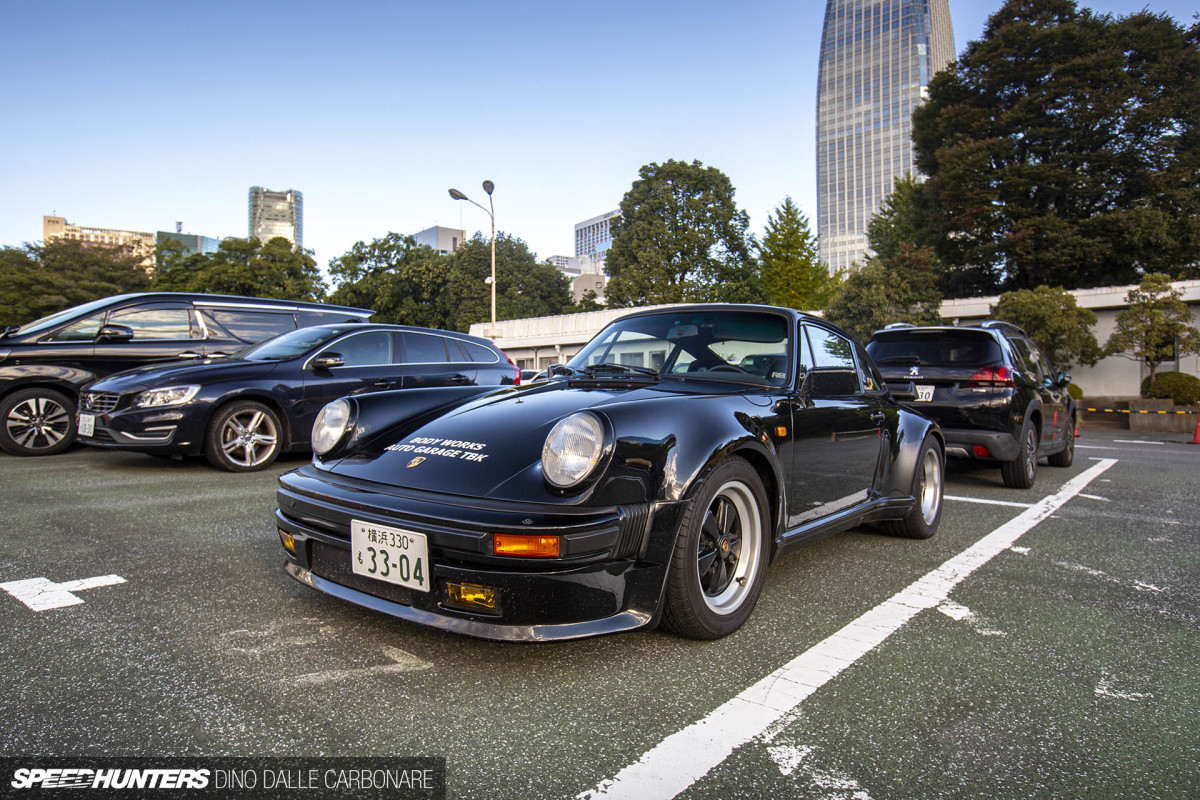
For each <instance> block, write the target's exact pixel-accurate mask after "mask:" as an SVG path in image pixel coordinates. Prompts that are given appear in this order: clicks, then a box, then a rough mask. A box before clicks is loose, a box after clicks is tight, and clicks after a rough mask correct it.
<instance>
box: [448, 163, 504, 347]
mask: <svg viewBox="0 0 1200 800" xmlns="http://www.w3.org/2000/svg"><path fill="white" fill-rule="evenodd" d="M495 188H496V184H494V183H492V182H491V181H484V182H483V190H484V191H485V192H487V196H488V206H489V208H483V206H481V205H479V203H476V202H475V201H474V200H472V199H471V198H469V197H467V196H466V195H465V194H463V193H462V192H460V191H459V190H458V189H451V190H450V196H451V197H453V198H454V199H455V200H466V201H467V202H468V203H470V204H471V205H473V206H479V208H483V210H484V211H485V212H487V215H488V216H489V217H490V218H491V220H492V277H490V278H489V279H488V283H489V284H490V285H491V287H492V327H491V330H489V331H488V336H490V337H491V338H493V339H495V338H496V337H497V336H498V335H499V333H498V331H497V330H496V207H495V205H493V204H492V190H494V189H495Z"/></svg>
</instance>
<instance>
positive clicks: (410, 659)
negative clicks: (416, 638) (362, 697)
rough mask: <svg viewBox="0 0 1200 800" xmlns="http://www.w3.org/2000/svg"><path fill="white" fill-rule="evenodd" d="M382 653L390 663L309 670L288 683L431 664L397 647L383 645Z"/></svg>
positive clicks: (309, 682) (309, 683)
mask: <svg viewBox="0 0 1200 800" xmlns="http://www.w3.org/2000/svg"><path fill="white" fill-rule="evenodd" d="M383 654H384V655H385V656H387V657H388V658H389V659H390V660H391V663H390V664H379V665H377V666H373V667H358V668H355V669H331V670H327V671H325V672H310V673H308V674H307V675H301V676H299V677H297V678H288V679H287V681H288V683H299V684H302V685H307V686H318V685H320V684H323V683H330V682H333V681H340V680H345V679H346V678H365V677H368V676H371V675H388V674H391V673H394V672H421V671H423V670H427V669H430V668H431V667H433V664H430V663H429V662H428V661H423V660H422V659H420V658H418V657H417V656H414V655H413V654H412V653H410V652H408V651H407V650H401V649H400V648H398V647H384V648H383Z"/></svg>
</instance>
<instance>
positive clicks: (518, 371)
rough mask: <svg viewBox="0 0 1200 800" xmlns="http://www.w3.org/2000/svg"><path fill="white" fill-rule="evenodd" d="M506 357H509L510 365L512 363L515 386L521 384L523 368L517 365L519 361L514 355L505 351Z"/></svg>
mask: <svg viewBox="0 0 1200 800" xmlns="http://www.w3.org/2000/svg"><path fill="white" fill-rule="evenodd" d="M504 357H505V358H507V359H508V363H509V364H510V365H512V368H513V386H520V385H521V368H520V367H518V366H517V362H515V361H513V360H512V356H510V355H508V354H507V353H505V354H504Z"/></svg>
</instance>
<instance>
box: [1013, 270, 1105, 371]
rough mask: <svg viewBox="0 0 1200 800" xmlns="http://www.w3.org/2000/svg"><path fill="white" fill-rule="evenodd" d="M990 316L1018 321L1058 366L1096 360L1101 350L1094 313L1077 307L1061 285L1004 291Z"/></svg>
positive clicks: (1069, 365) (1093, 362) (1062, 367)
mask: <svg viewBox="0 0 1200 800" xmlns="http://www.w3.org/2000/svg"><path fill="white" fill-rule="evenodd" d="M992 316H993V317H995V318H996V319H1002V320H1006V321H1008V322H1011V323H1013V324H1014V325H1019V326H1020V327H1021V328H1023V329H1024V330H1025V332H1026V333H1028V334H1029V337H1030V338H1031V339H1033V341H1034V343H1036V344H1037V346H1038V347H1040V348H1042V351H1043V352H1044V353H1045V354H1046V355H1047V356H1049V357H1050V360H1051V361H1052V362H1053V363H1054V365H1055V366H1056V367H1057V368H1059V369H1068V368H1070V367H1073V366H1076V365H1079V364H1087V365H1089V366H1091V365H1092V364H1095V363H1096V362H1097V361H1099V360H1100V356H1101V355H1103V353H1102V352H1101V350H1100V344H1099V343H1098V342H1097V341H1096V334H1094V333H1092V327H1093V326H1094V325H1095V324H1096V315H1095V314H1094V313H1093V312H1092V311H1090V310H1089V309H1086V308H1080V307H1079V304H1078V303H1076V302H1075V296H1074V295H1073V294H1071V293H1070V292H1068V291H1066V290H1065V289H1060V288H1056V287H1050V286H1039V287H1037V288H1036V289H1018V290H1017V291H1015V292H1005V293H1004V294H1002V295H1000V300H999V301H998V302H997V303H996V305H995V306H993V307H992Z"/></svg>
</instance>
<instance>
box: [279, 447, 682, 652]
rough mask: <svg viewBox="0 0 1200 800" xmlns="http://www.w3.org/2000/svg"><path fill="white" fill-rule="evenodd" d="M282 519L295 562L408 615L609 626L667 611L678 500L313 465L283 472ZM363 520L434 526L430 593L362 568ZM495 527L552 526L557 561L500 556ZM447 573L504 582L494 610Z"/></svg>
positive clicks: (516, 624)
mask: <svg viewBox="0 0 1200 800" xmlns="http://www.w3.org/2000/svg"><path fill="white" fill-rule="evenodd" d="M278 500H279V510H278V511H277V512H276V523H277V525H278V527H279V529H280V530H281V531H282V532H285V533H287V534H288V535H290V536H291V537H292V540H293V542H294V546H293V548H292V549H291V550H289V549H288V548H287V547H286V546H285V548H284V550H285V553H286V555H287V559H288V563H287V567H286V569H287V572H288V574H289V575H291V576H292V577H293V578H296V579H297V580H299V581H300V582H301V583H304V584H305V585H307V586H310V587H312V588H314V589H317V590H319V591H322V592H325V593H327V594H331V595H334V596H335V597H340V598H342V599H344V600H348V601H350V602H353V603H356V604H358V605H361V606H365V607H367V608H371V609H374V610H376V611H381V612H383V613H386V614H390V615H392V616H395V617H399V618H401V619H406V620H409V621H412V622H417V623H420V624H423V625H429V626H432V627H436V628H441V629H443V630H448V631H453V632H456V633H462V634H466V635H469V636H475V637H479V638H483V639H494V640H501V641H550V640H561V639H575V638H581V637H585V636H598V635H601V634H606V633H614V632H618V631H626V630H633V629H635V628H640V627H644V626H647V625H652V624H654V623H656V622H657V620H658V613H659V603H660V599H661V597H662V593H663V586H664V582H665V579H666V572H667V565H668V563H669V556H670V549H671V547H673V545H674V531H675V528H676V522H677V519H678V512H679V508H678V505H677V504H664V505H661V506H658V507H651V506H650V505H649V504H643V505H639V506H618V507H609V508H586V509H580V508H571V507H562V506H553V505H548V504H547V505H540V504H536V503H530V504H522V505H519V506H517V505H514V504H512V503H501V502H496V501H488V500H482V499H478V498H464V497H456V496H452V495H444V494H435V493H431V492H416V491H408V490H401V489H397V488H395V487H391V486H384V485H381V484H374V483H369V482H366V481H359V480H353V479H348V478H344V477H340V476H332V475H325V474H323V473H321V471H320V470H318V469H316V468H315V467H312V466H309V467H304V468H301V469H300V470H296V471H294V472H290V473H287V474H285V475H283V476H282V477H281V478H280V487H279V491H278ZM352 519H359V520H364V521H367V522H374V523H378V524H381V525H390V526H398V527H401V528H405V529H408V530H413V531H417V532H420V533H423V534H425V535H426V536H427V537H428V542H429V562H430V576H431V582H430V583H431V587H432V589H431V591H429V592H422V591H417V590H413V589H408V588H406V587H403V586H398V585H395V584H391V583H386V582H382V581H378V580H375V579H373V578H370V577H367V576H364V575H359V574H356V573H354V572H353V570H352V568H351V563H350V522H351V520H352ZM495 533H519V534H553V535H557V536H559V537H561V542H562V552H563V555H562V556H561V557H559V558H554V559H529V558H507V557H498V556H495V555H493V554H492V536H493V534H495ZM447 583H469V584H476V585H483V586H487V587H491V588H494V589H495V592H496V597H497V600H498V602H497V608H496V610H495V613H483V612H479V611H471V610H466V609H461V608H455V607H454V606H453V605H452V604H451V601H450V599H449V596H448V593H447V591H446V584H447Z"/></svg>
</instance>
